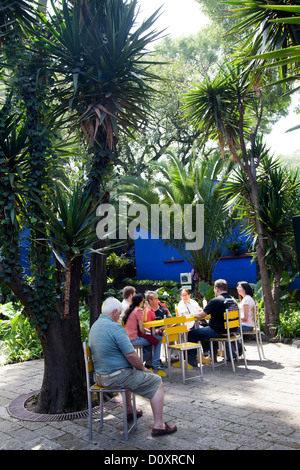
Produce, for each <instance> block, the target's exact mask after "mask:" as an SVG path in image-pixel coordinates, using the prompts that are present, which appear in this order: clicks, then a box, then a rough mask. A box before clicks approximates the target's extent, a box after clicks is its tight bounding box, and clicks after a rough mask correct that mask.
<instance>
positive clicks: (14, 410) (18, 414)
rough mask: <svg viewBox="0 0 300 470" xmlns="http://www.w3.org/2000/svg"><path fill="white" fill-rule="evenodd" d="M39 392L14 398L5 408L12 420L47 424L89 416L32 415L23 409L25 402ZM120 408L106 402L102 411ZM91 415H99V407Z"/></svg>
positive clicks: (116, 404)
mask: <svg viewBox="0 0 300 470" xmlns="http://www.w3.org/2000/svg"><path fill="white" fill-rule="evenodd" d="M38 393H39V390H38V391H35V392H31V393H27V394H24V395H20V396H19V397H17V398H15V399H14V400H13V401H12V402H11V403H10V404H9V405H8V407H7V411H8V413H9V414H10V416H12V417H13V418H17V419H21V420H22V421H36V422H48V421H65V420H70V419H80V418H87V417H88V415H89V411H88V410H83V411H77V412H73V413H63V414H39V413H33V412H31V411H29V410H27V409H26V408H25V405H26V402H27V401H28V400H30V398H32V397H33V396H35V395H38ZM117 406H120V405H119V403H113V402H107V403H106V404H105V405H104V407H103V411H104V412H105V411H108V410H112V409H113V408H116V407H117ZM92 413H93V415H97V414H100V406H95V407H94V408H93V409H92Z"/></svg>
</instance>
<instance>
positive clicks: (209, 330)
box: [188, 279, 238, 366]
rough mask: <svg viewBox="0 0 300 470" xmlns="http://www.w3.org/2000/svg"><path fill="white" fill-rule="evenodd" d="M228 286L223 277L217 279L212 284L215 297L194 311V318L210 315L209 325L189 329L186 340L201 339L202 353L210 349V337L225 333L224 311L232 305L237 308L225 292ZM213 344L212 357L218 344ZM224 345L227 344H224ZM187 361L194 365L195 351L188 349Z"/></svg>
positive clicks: (215, 353)
mask: <svg viewBox="0 0 300 470" xmlns="http://www.w3.org/2000/svg"><path fill="white" fill-rule="evenodd" d="M227 290H228V286H227V282H226V281H225V280H224V279H219V280H218V281H216V282H215V284H214V291H215V298H214V299H212V300H210V301H209V302H208V304H207V305H206V307H204V309H203V310H202V309H201V311H200V312H199V313H195V314H194V316H195V318H198V319H199V320H202V319H203V318H205V317H206V315H210V320H209V325H208V326H204V327H203V328H197V329H194V330H191V331H189V333H188V340H189V341H191V342H194V343H196V342H198V341H201V344H202V349H203V353H204V354H205V353H208V352H209V351H210V338H217V337H218V336H220V334H222V335H223V334H226V329H225V328H224V313H225V311H226V309H228V308H231V307H234V308H236V309H237V310H238V305H237V303H236V301H235V300H234V298H233V297H231V295H229V294H228V292H227ZM213 346H214V359H215V360H216V358H217V348H218V344H217V342H215V343H214V344H213ZM226 347H228V345H227V344H226ZM188 361H189V364H190V365H192V366H196V365H197V362H196V351H195V350H190V351H188Z"/></svg>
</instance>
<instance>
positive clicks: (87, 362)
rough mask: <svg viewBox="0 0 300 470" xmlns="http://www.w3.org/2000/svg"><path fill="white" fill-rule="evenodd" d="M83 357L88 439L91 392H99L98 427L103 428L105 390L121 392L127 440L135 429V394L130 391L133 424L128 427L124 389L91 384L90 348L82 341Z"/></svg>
mask: <svg viewBox="0 0 300 470" xmlns="http://www.w3.org/2000/svg"><path fill="white" fill-rule="evenodd" d="M83 351H84V359H85V371H86V387H87V398H88V410H89V439H90V441H91V440H92V432H93V427H92V417H93V413H92V393H99V397H100V429H102V428H103V394H104V393H105V392H117V393H120V394H122V400H123V420H124V436H125V440H126V441H128V433H129V432H130V431H131V430H132V429H133V428H134V429H137V415H136V402H135V394H134V393H132V406H133V425H132V426H131V427H130V428H129V429H128V423H127V408H126V396H125V392H126V389H124V388H117V389H115V388H104V387H100V386H99V385H97V384H96V383H95V384H93V385H91V382H90V374H91V373H93V372H94V364H93V359H92V352H91V348H90V347H89V346H87V345H86V343H83Z"/></svg>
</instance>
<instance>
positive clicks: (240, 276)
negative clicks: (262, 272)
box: [135, 232, 257, 287]
mask: <svg viewBox="0 0 300 470" xmlns="http://www.w3.org/2000/svg"><path fill="white" fill-rule="evenodd" d="M143 233H144V232H143ZM225 254H226V253H225ZM135 257H136V272H137V279H138V280H140V281H141V280H145V279H149V280H153V281H155V280H159V281H166V280H167V281H175V282H180V273H187V272H191V270H192V267H191V265H190V264H189V263H188V262H187V261H186V260H185V259H183V257H182V255H181V254H180V253H178V251H177V250H175V249H174V248H172V247H170V246H168V245H166V246H165V245H164V243H163V241H162V240H152V239H151V238H150V235H149V236H148V239H142V238H139V239H136V240H135ZM251 260H252V258H251V257H250V256H247V257H241V258H240V257H225V258H224V259H221V261H220V262H219V263H218V265H217V267H216V269H215V270H214V273H213V279H214V280H216V279H226V280H227V282H228V286H229V287H236V284H237V282H238V281H247V282H251V283H256V282H257V279H256V263H255V262H253V263H251Z"/></svg>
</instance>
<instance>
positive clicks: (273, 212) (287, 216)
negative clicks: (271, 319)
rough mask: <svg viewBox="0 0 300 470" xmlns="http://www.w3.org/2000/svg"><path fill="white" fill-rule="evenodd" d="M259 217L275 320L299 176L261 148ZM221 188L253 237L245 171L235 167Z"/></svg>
mask: <svg viewBox="0 0 300 470" xmlns="http://www.w3.org/2000/svg"><path fill="white" fill-rule="evenodd" d="M258 188H259V202H260V206H259V214H258V216H259V218H260V221H261V224H262V227H263V234H262V235H263V237H264V240H265V245H266V253H265V257H266V263H267V267H268V269H269V271H270V273H271V275H272V279H273V298H274V301H275V306H276V310H277V311H276V315H277V322H279V306H280V305H279V297H280V296H279V291H280V279H281V275H282V271H283V270H284V269H285V268H286V266H287V264H290V265H293V264H294V262H295V246H294V234H293V226H292V218H293V216H294V215H297V214H298V213H299V210H300V203H299V197H300V180H299V173H298V170H296V171H295V170H290V169H288V168H285V167H284V166H282V163H281V162H280V161H279V159H274V158H273V157H271V156H270V153H269V150H268V149H267V148H266V147H265V148H264V156H263V158H262V159H261V162H260V165H259V167H258ZM225 192H226V193H227V195H228V196H229V197H230V204H232V205H234V206H235V207H237V209H238V210H239V213H240V217H241V218H242V219H243V220H244V221H245V224H244V229H245V231H246V233H248V235H249V236H250V237H251V238H253V236H254V235H255V234H256V226H255V207H254V206H253V204H252V201H251V188H250V186H249V184H248V182H247V178H245V174H244V173H243V172H242V171H241V170H240V169H237V170H236V171H235V172H234V173H233V175H232V178H231V179H230V181H229V182H228V185H227V187H226V190H225Z"/></svg>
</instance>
